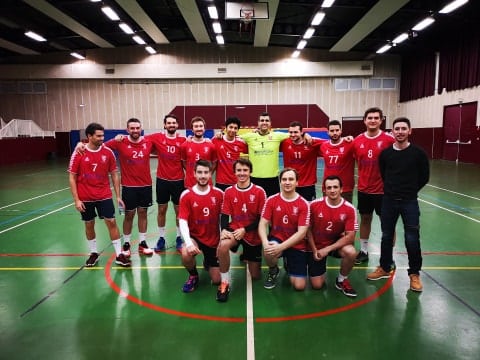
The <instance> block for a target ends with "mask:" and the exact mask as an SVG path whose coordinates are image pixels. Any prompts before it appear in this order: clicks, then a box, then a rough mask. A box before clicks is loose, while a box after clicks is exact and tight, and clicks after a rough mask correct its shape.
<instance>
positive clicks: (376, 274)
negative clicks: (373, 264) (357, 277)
mask: <svg viewBox="0 0 480 360" xmlns="http://www.w3.org/2000/svg"><path fill="white" fill-rule="evenodd" d="M389 277H390V271H388V272H387V271H385V270H383V269H382V267H381V266H377V268H376V269H375V271H373V272H371V273H370V274H368V275H367V279H368V280H380V279H388V278H389Z"/></svg>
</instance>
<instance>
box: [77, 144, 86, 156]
mask: <svg viewBox="0 0 480 360" xmlns="http://www.w3.org/2000/svg"><path fill="white" fill-rule="evenodd" d="M85 146H86V145H85V144H84V143H82V142H79V143H77V146H75V149H74V151H75V152H76V153H77V154H80V155H83V154H84V153H85Z"/></svg>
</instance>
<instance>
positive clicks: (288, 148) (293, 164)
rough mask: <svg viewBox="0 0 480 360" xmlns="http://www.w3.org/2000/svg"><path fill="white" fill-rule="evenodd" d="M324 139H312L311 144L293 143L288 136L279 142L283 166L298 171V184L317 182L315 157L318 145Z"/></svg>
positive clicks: (313, 183)
mask: <svg viewBox="0 0 480 360" xmlns="http://www.w3.org/2000/svg"><path fill="white" fill-rule="evenodd" d="M323 141H324V140H321V139H314V140H313V143H312V144H311V145H308V144H306V143H302V144H294V143H293V141H292V139H290V138H288V139H285V140H283V141H282V143H281V144H280V151H282V152H283V167H284V168H286V167H290V168H293V169H295V170H296V171H297V173H298V186H299V187H302V186H311V185H315V184H316V183H317V157H318V156H320V145H321V144H322V142H323Z"/></svg>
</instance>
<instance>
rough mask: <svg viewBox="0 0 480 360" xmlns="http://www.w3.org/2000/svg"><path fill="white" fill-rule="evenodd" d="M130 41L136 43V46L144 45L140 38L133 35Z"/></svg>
mask: <svg viewBox="0 0 480 360" xmlns="http://www.w3.org/2000/svg"><path fill="white" fill-rule="evenodd" d="M132 39H133V40H134V41H135V42H136V43H137V44H140V45H145V44H146V42H145V40H143V39H142V38H141V37H140V36H138V35H135V36H132Z"/></svg>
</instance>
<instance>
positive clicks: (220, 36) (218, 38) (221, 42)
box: [216, 35, 225, 45]
mask: <svg viewBox="0 0 480 360" xmlns="http://www.w3.org/2000/svg"><path fill="white" fill-rule="evenodd" d="M216 39H217V44H218V45H223V44H225V40H224V39H223V36H222V35H217V37H216Z"/></svg>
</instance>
